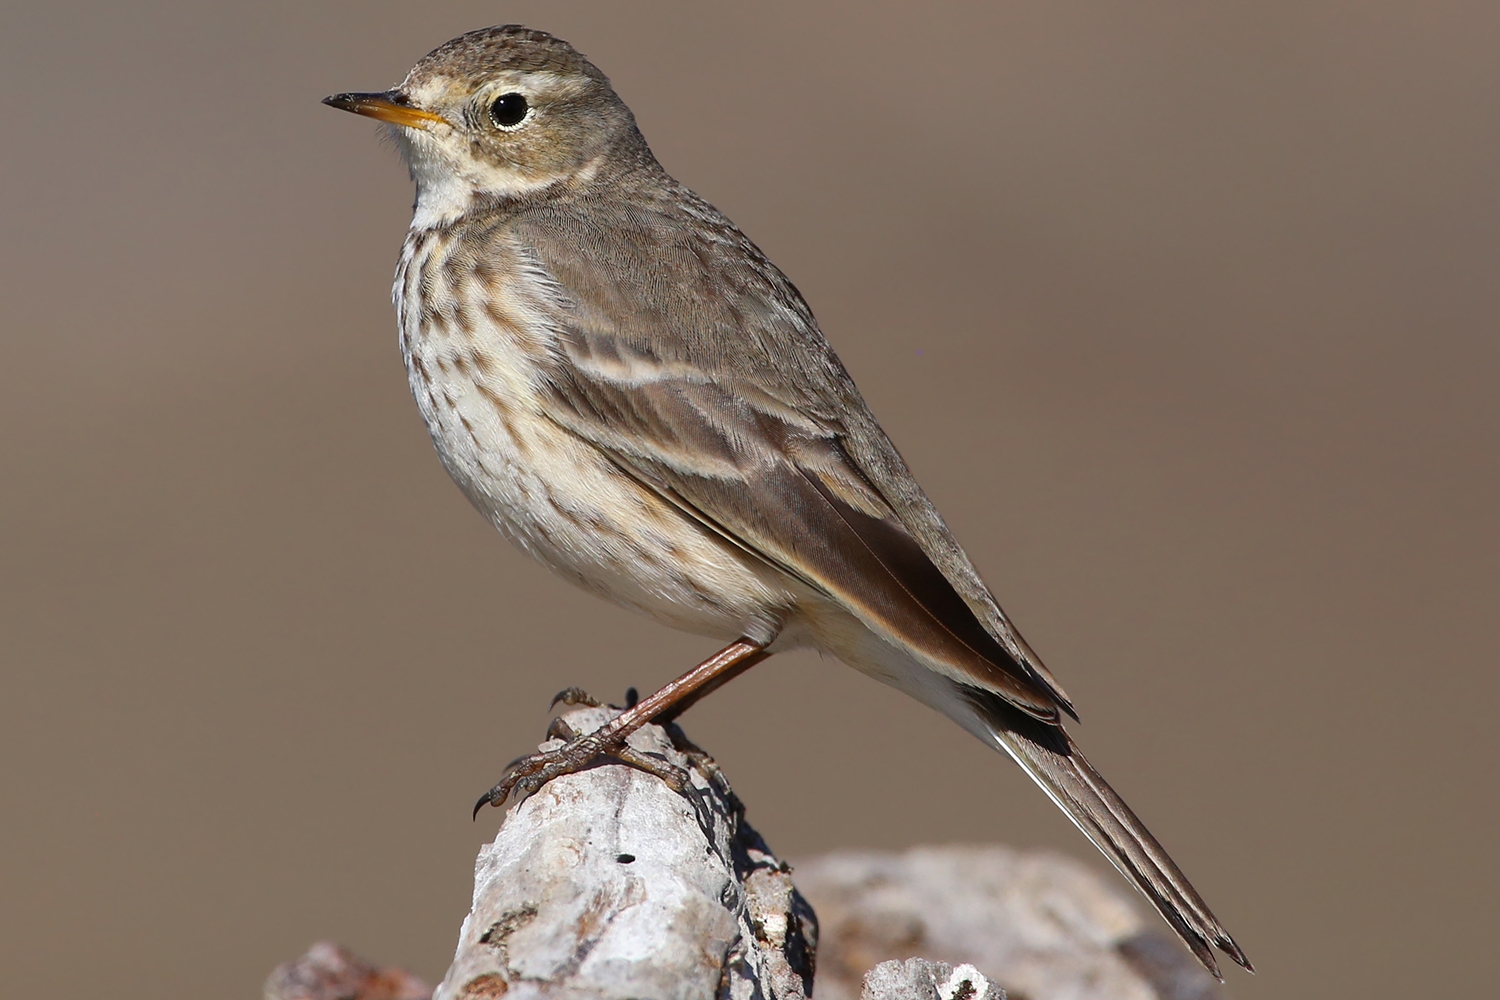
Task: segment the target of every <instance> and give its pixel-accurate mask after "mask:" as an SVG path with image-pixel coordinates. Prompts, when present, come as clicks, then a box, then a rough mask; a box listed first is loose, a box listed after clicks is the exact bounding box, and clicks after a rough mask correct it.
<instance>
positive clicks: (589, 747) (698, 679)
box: [474, 639, 771, 816]
mask: <svg viewBox="0 0 1500 1000" xmlns="http://www.w3.org/2000/svg"><path fill="white" fill-rule="evenodd" d="M770 655H771V654H770V653H767V652H766V651H765V649H764V648H763V647H762V646H761V645H760V644H759V643H755V642H751V641H750V640H749V639H740V640H738V641H736V642H732V643H730V644H729V645H728V646H725V647H724V648H723V649H721V650H719V651H718V652H717V653H715V654H714V655H713V656H710V657H709V658H708V659H706V660H704V661H703V662H702V663H700V664H698V665H697V666H696V667H694V668H693V669H692V670H689V671H688V672H687V673H685V674H683V675H682V676H681V677H679V678H677V679H676V680H675V681H672V682H670V683H669V684H667V685H665V686H664V687H662V689H661V690H660V691H657V692H656V693H655V694H653V695H650V696H649V697H647V698H644V699H642V700H641V701H639V702H637V703H636V704H635V705H632V706H631V707H630V708H627V709H626V710H625V711H623V712H621V713H620V714H619V715H617V716H615V717H614V718H613V719H611V720H610V721H609V722H607V723H605V724H604V725H603V726H600V727H599V728H598V729H597V730H595V731H594V732H592V733H589V734H587V735H584V736H574V737H573V738H571V739H569V740H568V742H567V743H566V744H565V745H563V746H561V747H559V748H557V749H556V750H547V751H543V752H541V753H534V754H531V755H530V756H527V757H522V758H520V759H518V760H516V761H514V762H513V763H512V764H511V765H510V766H509V767H507V768H506V769H505V774H504V775H503V776H502V777H501V778H500V780H499V781H498V782H496V783H495V787H494V788H491V789H490V790H489V791H488V792H485V793H484V795H483V796H482V797H481V798H480V800H479V801H478V802H477V803H475V805H474V814H475V815H476V816H477V815H478V814H479V810H480V809H482V808H483V807H484V806H485V805H492V806H498V805H501V804H502V803H504V802H505V799H506V797H507V796H509V795H510V794H511V792H519V793H520V794H522V795H530V794H531V793H532V792H535V791H536V790H537V789H538V788H541V787H542V786H543V785H545V784H546V783H547V782H549V781H551V780H552V779H553V778H556V777H558V776H559V775H563V774H572V773H574V772H576V771H581V770H583V769H584V768H586V767H588V766H589V765H590V764H592V763H593V762H594V761H595V760H596V759H598V758H599V757H600V756H602V755H605V754H610V755H612V756H615V757H617V759H621V760H624V761H625V762H626V763H629V764H631V765H633V766H636V767H642V768H643V769H645V770H649V771H652V772H653V773H657V772H658V770H659V769H658V768H655V767H649V766H646V764H647V761H646V758H643V757H642V756H641V755H640V754H637V753H634V752H630V751H629V750H628V748H625V749H626V752H625V753H623V754H622V753H619V751H620V750H621V749H622V748H624V747H625V740H626V738H627V737H628V736H630V734H631V733H633V732H635V731H636V730H637V729H639V728H641V727H642V726H644V725H645V724H646V723H648V722H652V721H654V720H657V719H661V720H663V721H671V720H672V719H675V718H677V716H678V715H680V714H682V713H683V712H685V711H687V709H688V708H689V707H691V706H692V705H694V704H696V703H697V701H698V700H699V699H700V698H702V697H704V696H705V695H707V694H709V693H710V692H712V691H715V690H717V689H718V688H719V687H721V686H722V685H724V684H726V683H728V682H729V681H731V680H733V679H734V678H736V677H738V676H739V675H740V674H742V673H744V672H745V671H746V670H748V669H749V668H750V667H752V666H754V665H755V664H757V663H759V662H760V661H761V660H764V659H765V658H766V657H768V656H770ZM677 771H678V769H677V768H670V772H677ZM661 773H662V776H663V777H664V778H665V777H670V778H672V779H674V780H673V783H674V784H680V781H681V779H680V778H679V777H678V776H677V775H676V774H675V773H672V774H669V773H668V771H667V770H666V769H661Z"/></svg>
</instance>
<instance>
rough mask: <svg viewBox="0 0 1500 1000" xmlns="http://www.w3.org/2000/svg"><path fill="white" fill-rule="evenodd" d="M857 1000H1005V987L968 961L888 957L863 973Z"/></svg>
mask: <svg viewBox="0 0 1500 1000" xmlns="http://www.w3.org/2000/svg"><path fill="white" fill-rule="evenodd" d="M821 996H822V994H821V993H820V994H819V997H820V1000H821ZM860 1000H1005V991H1004V990H1002V989H1000V987H998V986H996V985H995V984H994V983H992V982H990V981H989V979H988V978H986V977H985V976H983V975H982V974H981V973H980V972H979V970H978V969H976V968H974V966H972V965H960V966H958V967H957V968H954V967H953V966H951V965H949V964H948V963H946V962H929V961H927V959H925V958H908V959H907V960H906V961H904V962H898V961H896V960H895V959H891V960H890V961H888V962H881V963H880V964H879V965H877V966H875V968H873V969H871V970H870V971H869V972H867V973H866V974H865V982H864V990H863V992H861V993H860Z"/></svg>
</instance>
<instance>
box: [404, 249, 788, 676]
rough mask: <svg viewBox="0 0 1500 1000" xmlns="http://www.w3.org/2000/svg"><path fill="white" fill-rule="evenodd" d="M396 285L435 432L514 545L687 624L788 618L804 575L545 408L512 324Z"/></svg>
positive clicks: (756, 625) (409, 356)
mask: <svg viewBox="0 0 1500 1000" xmlns="http://www.w3.org/2000/svg"><path fill="white" fill-rule="evenodd" d="M398 280H399V279H398ZM400 291H401V288H400V286H399V284H398V310H399V312H400V314H401V324H402V353H403V355H404V357H405V359H406V365H407V372H408V376H409V380H410V384H411V389H412V394H413V396H414V397H415V398H416V401H417V406H418V408H419V409H420V411H421V413H422V418H423V420H425V421H426V423H427V429H428V432H429V433H430V435H431V436H432V441H433V444H434V445H435V446H436V448H437V452H438V455H439V457H440V458H441V459H442V462H443V465H444V466H445V467H446V468H447V470H448V472H449V474H450V475H452V477H453V479H454V481H455V482H456V483H457V484H458V485H459V487H460V488H461V489H462V490H463V492H464V493H465V495H467V496H468V498H469V500H470V501H471V502H472V503H473V504H474V506H475V507H476V508H478V510H479V511H480V512H481V513H482V514H484V515H485V517H487V518H488V519H489V520H490V521H491V523H493V524H494V525H495V527H496V528H498V529H499V530H500V532H501V533H502V534H504V535H505V536H506V537H507V538H509V539H510V540H511V541H512V542H513V543H514V544H515V545H517V546H518V547H519V548H520V549H522V550H523V551H524V552H526V553H528V554H529V555H531V556H532V557H533V558H535V559H536V560H537V561H539V562H541V563H542V564H543V565H545V566H547V567H549V568H551V569H552V570H553V571H554V572H556V573H558V574H560V575H561V576H563V577H564V578H566V579H568V580H569V581H571V582H573V583H575V584H577V585H578V586H580V587H583V588H584V589H586V590H589V591H591V592H593V593H595V594H598V595H600V596H602V597H605V598H607V599H609V600H611V601H613V602H615V603H616V604H620V605H623V606H625V607H628V608H631V609H633V610H636V611H639V612H641V613H643V614H646V615H649V616H650V617H652V618H655V619H657V620H658V621H661V622H663V623H664V624H667V625H670V626H672V627H674V628H677V629H681V630H683V631H687V632H692V633H696V634H699V635H706V636H711V637H714V638H718V639H722V640H725V641H729V640H732V639H736V638H739V637H741V636H749V637H751V638H754V639H757V640H758V641H767V642H768V641H770V640H771V639H772V638H774V637H776V636H777V634H778V633H780V632H782V630H783V626H784V625H787V624H789V619H790V618H793V617H795V611H794V609H795V605H796V603H797V597H796V595H795V593H794V590H800V589H801V588H800V587H799V586H797V585H795V584H792V583H791V582H790V581H788V580H787V578H786V577H785V576H784V575H783V574H781V573H780V572H779V571H776V570H774V569H772V568H771V567H768V566H766V565H765V564H763V563H761V562H760V561H759V560H756V559H753V558H752V557H750V556H747V555H746V554H744V553H743V552H741V551H740V550H739V549H737V548H735V547H733V546H732V545H730V544H728V543H726V542H725V541H723V540H722V539H721V538H720V537H719V536H717V535H716V534H713V533H712V532H710V531H709V530H707V529H705V528H703V527H702V526H701V525H699V524H698V523H697V522H696V521H694V520H692V519H690V518H689V517H688V516H687V515H685V514H683V513H682V512H681V511H679V510H678V509H677V508H676V507H675V506H673V505H671V504H670V503H669V502H667V501H665V500H663V499H662V498H661V497H659V496H658V495H657V494H655V493H654V492H652V491H650V490H649V489H648V488H646V487H644V486H642V485H641V484H639V483H637V482H636V481H635V480H634V479H631V478H630V477H628V476H627V475H625V474H624V473H622V472H621V471H620V470H619V469H618V468H616V467H615V466H614V465H613V464H612V463H610V462H609V461H608V460H607V459H606V458H605V457H604V456H603V455H602V454H601V453H600V452H599V451H598V450H597V449H596V448H595V447H594V446H593V445H591V444H589V443H588V442H586V441H583V440H581V439H579V438H577V437H576V436H574V435H573V434H571V433H570V432H568V431H567V430H565V429H564V428H562V427H560V426H558V425H557V424H555V423H553V422H552V421H551V420H549V419H548V418H547V417H546V415H545V413H544V412H543V411H542V409H541V401H540V400H539V398H538V396H537V394H536V393H535V392H534V391H532V389H531V385H532V384H533V381H534V379H535V377H536V370H535V367H534V365H535V361H534V360H533V351H531V350H529V348H528V345H527V344H525V343H520V342H517V340H516V338H515V336H514V334H513V332H512V331H510V330H508V329H505V328H502V327H500V326H499V325H498V324H495V323H493V322H490V321H488V320H487V319H479V320H475V319H472V318H466V321H465V322H464V323H457V322H451V321H447V322H445V321H442V320H440V319H439V320H434V319H433V317H432V316H431V315H429V316H428V317H427V320H426V322H423V323H420V324H419V323H418V322H417V318H416V317H415V316H414V315H411V314H410V313H411V311H410V310H407V309H403V308H401V305H402V303H401V301H400V298H401V296H400V294H399V293H400ZM465 327H467V328H465ZM799 631H800V629H795V628H794V629H792V630H791V633H789V634H786V635H783V636H782V639H783V641H782V642H779V643H777V646H778V648H784V647H785V646H786V645H787V641H788V640H793V639H794V634H795V633H797V632H799Z"/></svg>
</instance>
